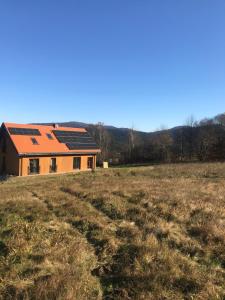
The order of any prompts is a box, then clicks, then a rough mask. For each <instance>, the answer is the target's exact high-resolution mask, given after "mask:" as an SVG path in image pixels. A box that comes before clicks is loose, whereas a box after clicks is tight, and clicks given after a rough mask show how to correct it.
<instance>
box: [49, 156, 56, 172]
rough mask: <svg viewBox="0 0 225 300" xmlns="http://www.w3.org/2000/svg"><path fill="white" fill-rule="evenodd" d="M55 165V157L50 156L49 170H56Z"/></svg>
mask: <svg viewBox="0 0 225 300" xmlns="http://www.w3.org/2000/svg"><path fill="white" fill-rule="evenodd" d="M56 171H57V166H56V158H55V157H53V158H51V165H50V172H56Z"/></svg>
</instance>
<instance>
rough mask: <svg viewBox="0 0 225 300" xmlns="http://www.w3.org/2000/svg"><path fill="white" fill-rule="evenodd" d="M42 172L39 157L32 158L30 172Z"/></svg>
mask: <svg viewBox="0 0 225 300" xmlns="http://www.w3.org/2000/svg"><path fill="white" fill-rule="evenodd" d="M39 172H40V167H39V159H38V158H35V159H30V164H29V167H28V174H38V173H39Z"/></svg>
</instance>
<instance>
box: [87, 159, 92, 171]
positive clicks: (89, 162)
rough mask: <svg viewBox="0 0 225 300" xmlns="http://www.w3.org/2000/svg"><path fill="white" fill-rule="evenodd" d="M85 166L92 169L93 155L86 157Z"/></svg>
mask: <svg viewBox="0 0 225 300" xmlns="http://www.w3.org/2000/svg"><path fill="white" fill-rule="evenodd" d="M87 167H88V169H93V157H88V161H87Z"/></svg>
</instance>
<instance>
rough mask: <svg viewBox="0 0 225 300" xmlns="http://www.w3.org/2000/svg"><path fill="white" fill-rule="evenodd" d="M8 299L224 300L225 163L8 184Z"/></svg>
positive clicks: (3, 258)
mask: <svg viewBox="0 0 225 300" xmlns="http://www.w3.org/2000/svg"><path fill="white" fill-rule="evenodd" d="M0 299H38V300H39V299H41V300H45V299H46V300H51V299H66V300H69V299H70V300H80V299H88V300H89V299H154V300H155V299H160V300H161V299H173V300H174V299H201V300H205V299H225V164H220V163H218V164H179V165H164V166H154V167H136V168H121V169H109V170H99V171H96V172H89V173H78V174H69V175H58V176H41V177H29V178H11V179H9V180H8V181H5V182H1V183H0Z"/></svg>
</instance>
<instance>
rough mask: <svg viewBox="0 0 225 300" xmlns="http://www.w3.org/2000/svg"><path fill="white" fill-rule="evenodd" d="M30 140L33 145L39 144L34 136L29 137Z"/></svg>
mask: <svg viewBox="0 0 225 300" xmlns="http://www.w3.org/2000/svg"><path fill="white" fill-rule="evenodd" d="M31 142H32V144H33V145H39V143H38V141H37V139H36V138H35V137H31Z"/></svg>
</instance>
